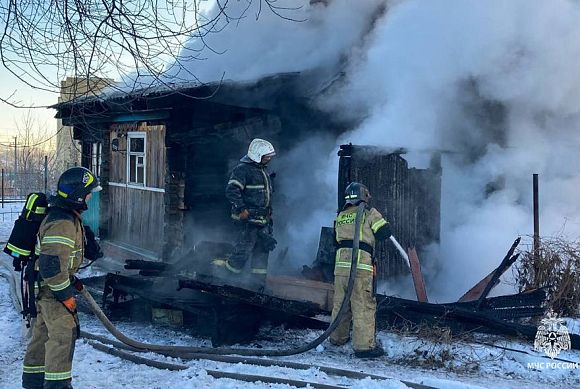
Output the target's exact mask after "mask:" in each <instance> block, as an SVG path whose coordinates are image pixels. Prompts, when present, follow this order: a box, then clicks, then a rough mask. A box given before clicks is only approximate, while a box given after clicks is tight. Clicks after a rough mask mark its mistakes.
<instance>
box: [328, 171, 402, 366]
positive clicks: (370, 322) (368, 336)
mask: <svg viewBox="0 0 580 389" xmlns="http://www.w3.org/2000/svg"><path fill="white" fill-rule="evenodd" d="M370 198H371V196H370V193H369V191H368V189H367V187H366V186H364V185H363V184H360V183H357V182H353V183H351V184H349V185H348V186H347V187H346V191H345V200H346V203H345V205H344V207H343V209H342V211H341V212H339V214H338V216H337V217H336V221H335V223H334V228H335V237H336V242H337V243H338V248H337V251H336V263H335V267H334V302H333V303H334V304H333V309H332V320H334V318H335V317H336V315H337V313H338V311H339V309H340V306H341V304H342V301H343V299H344V296H345V294H346V290H347V287H348V280H349V274H350V266H351V260H352V247H353V239H354V225H355V216H356V211H357V206H358V205H359V204H360V203H361V202H364V203H365V205H366V209H365V210H364V213H363V216H362V219H361V222H360V242H359V252H358V259H357V263H356V267H357V269H356V278H355V281H354V288H353V291H352V295H351V297H350V307H349V309H348V310H347V311H346V314H345V315H344V316H343V319H342V321H341V322H340V324H339V325H338V327H337V328H336V329H335V330H334V331H333V332H332V334H331V335H330V343H332V344H334V345H337V346H341V345H343V344H346V343H347V342H348V341H349V339H350V327H351V320H352V340H353V344H352V345H353V349H354V355H355V356H356V357H358V358H375V357H379V356H381V355H383V354H384V350H383V348H382V347H381V346H380V344H379V343H377V340H376V336H375V313H376V309H377V302H376V299H375V294H374V293H375V291H374V276H375V274H374V266H373V251H374V248H375V242H376V241H379V240H384V239H388V238H389V237H390V236H391V229H390V226H389V222H387V221H386V220H385V218H383V216H382V215H381V214H380V212H379V211H377V210H376V209H375V208H370V207H369V206H368V201H369V200H370Z"/></svg>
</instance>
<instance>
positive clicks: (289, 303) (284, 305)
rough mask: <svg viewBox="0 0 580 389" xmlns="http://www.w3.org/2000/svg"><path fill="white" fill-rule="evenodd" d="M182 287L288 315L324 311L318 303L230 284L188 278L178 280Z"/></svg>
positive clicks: (310, 314) (304, 314) (180, 287)
mask: <svg viewBox="0 0 580 389" xmlns="http://www.w3.org/2000/svg"><path fill="white" fill-rule="evenodd" d="M182 288H188V289H195V290H203V291H205V292H209V293H211V294H214V295H217V296H220V297H222V298H226V299H231V300H234V301H238V302H240V303H244V304H249V305H254V306H258V307H262V308H266V309H270V310H274V311H280V312H284V313H286V314H290V315H300V316H314V315H317V314H320V313H325V312H323V311H322V310H321V309H320V307H319V306H318V305H316V304H314V303H311V302H305V301H295V300H286V299H283V298H279V297H275V296H270V295H267V294H264V293H257V292H253V291H250V290H247V289H242V288H238V287H235V286H231V285H213V284H209V283H205V282H201V281H197V280H191V279H188V280H179V289H182Z"/></svg>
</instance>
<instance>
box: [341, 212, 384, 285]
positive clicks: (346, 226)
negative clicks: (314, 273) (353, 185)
mask: <svg viewBox="0 0 580 389" xmlns="http://www.w3.org/2000/svg"><path fill="white" fill-rule="evenodd" d="M356 209H357V207H356V206H351V207H348V208H346V209H345V210H343V211H342V212H340V213H339V214H338V216H337V217H336V221H335V222H334V229H335V238H336V241H337V242H338V243H340V242H342V241H352V240H353V239H354V222H355V218H356ZM388 225H389V222H387V220H386V219H385V218H383V216H382V215H381V213H380V212H379V211H377V210H376V209H375V208H371V209H370V210H369V209H365V211H364V213H363V216H362V220H361V223H360V241H361V242H364V243H366V244H367V245H369V246H370V247H372V248H373V250H374V248H375V241H376V239H375V234H377V233H378V231H379V230H381V229H383V228H387V227H388ZM351 259H352V249H351V248H339V249H338V250H337V251H336V262H335V267H334V274H335V275H342V276H348V275H349V274H350V264H351ZM357 270H364V271H368V272H372V271H373V260H372V257H371V254H370V253H369V252H367V251H364V250H360V249H359V251H358V256H357Z"/></svg>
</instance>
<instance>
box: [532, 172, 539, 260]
mask: <svg viewBox="0 0 580 389" xmlns="http://www.w3.org/2000/svg"><path fill="white" fill-rule="evenodd" d="M538 187H539V184H538V174H534V176H533V188H534V189H533V191H534V260H535V261H538V260H539V258H540V211H539V209H540V198H539V197H540V195H539V190H538Z"/></svg>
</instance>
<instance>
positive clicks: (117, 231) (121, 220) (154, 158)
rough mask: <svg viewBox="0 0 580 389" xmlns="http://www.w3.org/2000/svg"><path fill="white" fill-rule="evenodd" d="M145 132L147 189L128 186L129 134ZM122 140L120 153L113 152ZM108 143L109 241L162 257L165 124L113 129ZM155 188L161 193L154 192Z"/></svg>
mask: <svg viewBox="0 0 580 389" xmlns="http://www.w3.org/2000/svg"><path fill="white" fill-rule="evenodd" d="M130 132H145V133H146V146H145V154H146V157H145V164H146V167H145V186H144V187H139V186H132V185H130V186H126V187H121V186H118V184H127V156H128V150H127V134H128V133H130ZM115 138H117V139H118V140H119V151H112V149H111V143H112V140H113V139H115ZM110 139H111V142H109V155H110V161H111V163H110V168H109V180H108V181H109V183H110V184H111V185H109V186H108V192H109V204H108V205H109V207H108V208H109V210H108V219H109V220H108V223H107V224H108V239H110V240H111V241H113V242H119V243H123V244H126V245H130V246H133V247H136V248H140V249H144V250H148V251H151V252H153V253H155V254H156V255H157V256H159V257H160V256H161V252H162V250H163V237H164V219H165V194H164V193H163V192H161V191H159V190H164V189H165V170H166V147H165V125H154V126H149V125H147V124H146V123H141V124H139V125H133V126H131V125H127V126H126V127H125V128H123V126H119V125H113V126H111V131H110ZM152 188H154V189H158V191H154V190H151V189H152Z"/></svg>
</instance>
